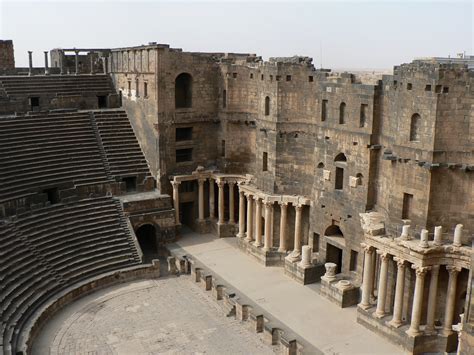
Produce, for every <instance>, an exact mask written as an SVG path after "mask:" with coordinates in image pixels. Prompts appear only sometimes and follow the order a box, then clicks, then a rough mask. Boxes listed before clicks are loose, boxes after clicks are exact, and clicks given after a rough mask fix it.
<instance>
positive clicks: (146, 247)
mask: <svg viewBox="0 0 474 355" xmlns="http://www.w3.org/2000/svg"><path fill="white" fill-rule="evenodd" d="M135 235H136V236H137V240H138V244H140V248H141V249H142V252H143V255H144V256H149V255H154V254H156V253H157V252H158V245H157V243H156V228H155V226H153V225H151V224H144V225H142V226H140V227H139V228H138V229H137V230H136V231H135Z"/></svg>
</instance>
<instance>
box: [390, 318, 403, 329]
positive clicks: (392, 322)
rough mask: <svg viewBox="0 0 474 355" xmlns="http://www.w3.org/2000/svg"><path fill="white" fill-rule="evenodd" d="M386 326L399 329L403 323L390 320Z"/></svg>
mask: <svg viewBox="0 0 474 355" xmlns="http://www.w3.org/2000/svg"><path fill="white" fill-rule="evenodd" d="M387 325H389V326H391V327H394V328H400V327H401V326H402V325H403V322H402V321H395V320H393V319H392V320H391V321H390V322H387Z"/></svg>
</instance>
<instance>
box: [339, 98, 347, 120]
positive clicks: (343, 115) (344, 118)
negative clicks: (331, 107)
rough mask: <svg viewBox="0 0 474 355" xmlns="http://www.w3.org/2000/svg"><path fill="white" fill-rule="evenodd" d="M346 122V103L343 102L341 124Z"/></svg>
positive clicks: (340, 116) (340, 113)
mask: <svg viewBox="0 0 474 355" xmlns="http://www.w3.org/2000/svg"><path fill="white" fill-rule="evenodd" d="M344 123H346V104H345V103H344V102H341V104H340V105H339V124H344Z"/></svg>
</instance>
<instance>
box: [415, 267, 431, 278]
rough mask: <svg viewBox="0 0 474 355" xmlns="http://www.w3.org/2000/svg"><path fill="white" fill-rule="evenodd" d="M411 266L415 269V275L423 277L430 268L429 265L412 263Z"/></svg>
mask: <svg viewBox="0 0 474 355" xmlns="http://www.w3.org/2000/svg"><path fill="white" fill-rule="evenodd" d="M411 268H412V269H413V270H415V273H416V277H425V275H426V273H427V272H428V271H429V270H430V269H431V268H430V267H429V266H419V265H412V266H411Z"/></svg>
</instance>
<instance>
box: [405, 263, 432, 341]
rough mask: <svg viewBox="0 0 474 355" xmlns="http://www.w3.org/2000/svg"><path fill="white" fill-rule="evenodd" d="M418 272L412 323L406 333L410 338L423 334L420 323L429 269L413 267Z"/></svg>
mask: <svg viewBox="0 0 474 355" xmlns="http://www.w3.org/2000/svg"><path fill="white" fill-rule="evenodd" d="M411 267H412V269H415V271H416V281H415V295H414V296H413V306H412V310H411V323H410V328H409V329H408V330H407V331H406V333H407V334H408V335H409V336H412V337H414V336H416V335H419V334H421V332H420V321H421V308H422V302H423V287H424V284H425V275H426V272H427V271H428V270H429V268H428V267H421V266H415V265H412V266H411Z"/></svg>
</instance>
